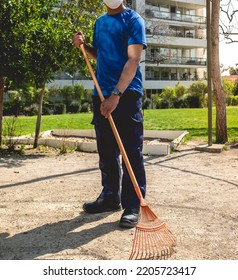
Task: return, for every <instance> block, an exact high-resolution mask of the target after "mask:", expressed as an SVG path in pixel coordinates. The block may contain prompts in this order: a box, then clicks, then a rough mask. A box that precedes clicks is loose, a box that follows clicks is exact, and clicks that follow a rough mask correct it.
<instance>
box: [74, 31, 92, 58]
mask: <svg viewBox="0 0 238 280" xmlns="http://www.w3.org/2000/svg"><path fill="white" fill-rule="evenodd" d="M72 41H73V43H74V45H75V46H76V47H77V48H79V47H80V45H82V44H83V45H84V48H85V51H86V52H87V54H88V55H89V57H91V58H92V59H94V60H97V49H95V48H92V47H90V46H88V45H87V44H85V39H84V36H83V33H82V32H77V33H75V34H74V35H73V39H72Z"/></svg>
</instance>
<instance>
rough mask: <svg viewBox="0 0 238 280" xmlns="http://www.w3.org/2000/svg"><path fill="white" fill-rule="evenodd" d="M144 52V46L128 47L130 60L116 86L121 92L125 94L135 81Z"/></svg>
mask: <svg viewBox="0 0 238 280" xmlns="http://www.w3.org/2000/svg"><path fill="white" fill-rule="evenodd" d="M142 51H143V45H139V44H138V45H129V46H128V60H127V62H126V64H125V66H124V68H123V71H122V73H121V77H120V79H119V81H118V83H117V85H116V88H118V89H119V90H120V92H124V91H125V90H126V89H127V87H128V86H129V85H130V83H131V81H132V80H133V79H134V77H135V74H136V70H137V68H138V66H139V64H140V60H141V54H142Z"/></svg>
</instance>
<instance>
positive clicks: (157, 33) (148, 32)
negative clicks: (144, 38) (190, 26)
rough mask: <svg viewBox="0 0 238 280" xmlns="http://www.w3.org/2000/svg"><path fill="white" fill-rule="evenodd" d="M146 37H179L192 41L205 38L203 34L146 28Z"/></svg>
mask: <svg viewBox="0 0 238 280" xmlns="http://www.w3.org/2000/svg"><path fill="white" fill-rule="evenodd" d="M146 35H149V36H166V37H179V38H192V39H205V38H206V36H205V35H204V34H203V32H200V33H199V34H195V32H191V31H175V30H172V29H171V30H169V31H168V32H166V31H164V30H151V28H146Z"/></svg>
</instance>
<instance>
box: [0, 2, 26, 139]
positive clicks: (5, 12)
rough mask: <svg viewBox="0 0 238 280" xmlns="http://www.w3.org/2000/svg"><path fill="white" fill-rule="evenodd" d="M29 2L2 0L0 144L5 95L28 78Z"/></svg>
mask: <svg viewBox="0 0 238 280" xmlns="http://www.w3.org/2000/svg"><path fill="white" fill-rule="evenodd" d="M28 2H29V1H24V3H25V4H24V5H23V1H22V0H12V1H9V0H1V2H0V30H1V32H0V61H1V63H0V145H1V143H2V118H3V95H4V90H7V89H8V86H9V85H10V84H11V82H14V83H15V84H22V82H24V81H25V80H26V75H25V72H26V70H25V69H26V65H25V54H26V53H25V38H26V37H27V28H26V24H27V22H28V19H29V14H30V11H29V9H28Z"/></svg>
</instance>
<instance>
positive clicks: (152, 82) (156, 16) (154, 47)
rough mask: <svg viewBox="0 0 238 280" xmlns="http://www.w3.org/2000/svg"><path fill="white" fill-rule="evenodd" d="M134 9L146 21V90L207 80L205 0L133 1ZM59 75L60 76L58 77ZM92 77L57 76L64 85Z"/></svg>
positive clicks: (90, 84)
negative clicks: (76, 78) (74, 78)
mask: <svg viewBox="0 0 238 280" xmlns="http://www.w3.org/2000/svg"><path fill="white" fill-rule="evenodd" d="M127 2H131V5H132V8H133V9H135V10H136V11H137V12H138V13H139V14H141V16H142V17H143V18H144V20H145V25H146V37H147V45H148V46H147V49H146V50H145V51H144V52H143V57H142V61H141V69H142V73H143V86H144V89H145V91H146V93H147V95H150V94H151V93H159V92H161V91H162V89H164V88H165V87H167V86H171V87H174V86H175V85H176V84H177V83H180V84H184V85H186V86H189V85H190V84H191V83H192V82H194V81H196V80H206V72H207V68H206V47H207V41H206V16H205V14H206V9H205V8H206V0H179V1H174V0H172V1H169V0H135V1H134V0H132V1H127ZM57 78H58V79H57ZM79 82H80V83H82V84H83V85H84V87H85V88H86V89H91V88H93V82H92V81H90V80H74V81H72V78H70V76H67V75H65V74H63V75H62V76H61V77H60V76H58V77H56V79H55V83H57V84H60V85H61V86H63V85H65V84H72V83H79Z"/></svg>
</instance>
